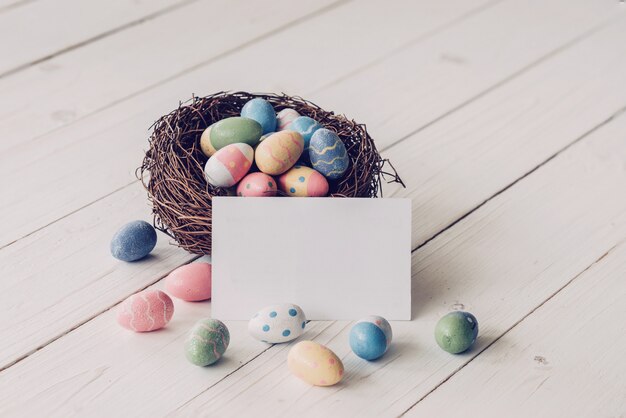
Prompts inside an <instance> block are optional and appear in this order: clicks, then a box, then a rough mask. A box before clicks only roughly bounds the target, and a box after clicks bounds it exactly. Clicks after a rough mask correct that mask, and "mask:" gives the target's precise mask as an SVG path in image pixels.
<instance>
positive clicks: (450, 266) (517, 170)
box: [0, 0, 626, 418]
mask: <svg viewBox="0 0 626 418" xmlns="http://www.w3.org/2000/svg"><path fill="white" fill-rule="evenodd" d="M625 13H626V5H624V4H622V2H620V1H618V0H593V1H590V0H524V1H520V0H447V1H433V0H398V1H394V2H383V1H376V0H369V1H357V0H354V1H349V0H315V1H313V0H309V1H300V2H292V1H288V0H272V1H254V2H252V1H249V2H246V1H240V0H237V1H232V0H231V1H228V0H211V1H209V0H207V1H203V0H109V1H107V2H104V1H100V2H95V1H82V0H56V1H52V0H0V98H2V100H1V101H0V196H1V203H0V312H1V315H0V370H1V371H0V416H2V417H18V416H23V417H42V416H58V417H70V416H81V417H84V416H105V417H112V416H120V417H126V416H128V417H131V416H133V417H134V416H141V417H143V416H149V417H154V416H164V415H168V416H220V417H223V416H224V417H225V416H235V417H266V416H267V417H274V416H291V417H293V416H297V417H309V416H311V417H313V416H316V417H318V416H326V417H335V416H338V417H343V416H356V417H365V416H383V417H387V416H390V417H391V416H409V417H417V416H420V417H439V418H440V417H447V416H449V417H458V416H483V417H484V416H487V417H504V416H506V417H512V416H520V417H568V418H569V417H594V418H595V417H625V416H626V357H625V355H626V302H625V301H626V242H625V240H626V112H624V110H625V109H626V14H625ZM220 90H247V91H262V92H285V93H288V94H294V95H300V96H303V97H305V98H307V99H309V100H312V101H313V102H315V103H317V104H319V105H320V106H322V107H323V108H326V109H331V110H334V111H336V112H339V113H344V114H346V115H347V116H349V117H350V118H354V119H355V120H357V121H360V122H364V123H366V124H367V126H368V129H369V131H370V133H371V134H372V136H373V137H374V138H375V140H376V143H377V145H378V148H379V149H380V150H381V151H382V154H383V155H384V157H387V158H390V159H391V160H392V162H393V163H394V165H395V167H396V168H397V169H398V171H399V172H400V174H401V175H402V178H403V179H404V181H405V183H406V186H407V187H406V188H404V189H403V188H399V187H397V186H396V185H389V186H387V187H386V188H385V190H384V192H385V196H386V197H408V198H410V199H412V201H413V231H412V246H413V253H412V283H413V291H412V297H413V314H414V319H413V320H412V321H406V322H400V321H399V322H393V323H392V326H393V330H394V341H393V344H392V347H391V348H390V351H389V352H388V353H387V354H386V355H385V356H384V357H383V358H382V359H380V360H379V361H375V362H371V363H370V362H365V361H362V360H360V359H358V358H357V357H356V356H355V355H354V354H353V353H352V352H351V351H350V349H349V346H348V344H347V335H348V332H349V330H350V326H351V324H350V323H349V322H346V321H327V322H312V323H311V324H310V327H309V328H308V331H307V332H306V338H308V339H313V340H315V341H318V342H320V343H322V344H325V345H327V346H329V347H330V348H331V349H332V350H333V351H335V352H336V353H337V355H338V356H339V357H340V358H341V359H342V360H343V362H344V365H345V368H346V376H345V378H344V380H343V381H342V383H341V384H339V385H337V386H333V387H329V388H319V387H310V386H308V385H307V384H305V383H303V382H302V381H300V380H298V379H297V378H295V377H293V376H292V375H291V374H290V373H289V371H288V369H287V367H286V356H287V352H288V350H289V348H290V345H289V344H282V345H274V346H268V345H266V344H263V343H261V342H257V341H255V340H253V339H252V338H250V337H249V336H248V334H247V329H246V328H247V324H246V323H245V322H236V321H229V322H227V325H228V327H229V328H230V330H231V334H232V342H231V345H230V347H229V349H228V351H227V355H226V356H225V357H224V358H223V359H222V360H221V361H220V362H219V363H217V364H216V365H214V366H213V367H207V368H200V367H195V366H193V365H191V364H190V363H188V362H187V361H186V359H185V358H184V356H183V354H182V342H183V340H184V338H185V335H186V333H187V331H188V330H189V328H190V327H191V325H192V324H193V323H194V322H195V321H196V320H197V319H198V318H201V317H206V316H208V315H210V303H208V302H207V303H195V304H191V303H185V302H182V301H179V300H176V301H175V305H176V314H175V316H174V319H173V320H172V322H171V323H170V324H169V326H168V327H167V328H165V329H163V330H161V331H159V332H154V333H149V334H145V335H139V334H133V333H131V332H128V331H126V330H124V329H122V328H121V327H120V326H119V325H118V324H117V323H116V321H115V308H116V305H118V304H119V303H120V301H122V300H123V299H124V298H126V297H127V296H128V295H130V294H132V293H134V292H137V291H138V290H141V289H144V288H147V287H156V288H160V287H162V282H161V279H162V278H163V277H164V276H166V275H167V274H168V273H169V272H170V271H171V270H172V269H174V268H176V267H177V266H180V265H182V264H185V263H188V262H190V261H192V260H194V259H195V257H194V256H192V255H190V254H188V253H186V252H185V251H183V250H181V249H179V248H177V247H175V246H173V245H171V244H170V242H169V240H168V239H167V237H166V236H165V235H163V234H160V235H159V243H158V246H157V249H156V250H155V251H154V256H153V257H150V258H148V259H146V260H144V261H141V262H137V263H123V262H120V261H117V260H115V259H113V258H112V257H111V256H110V254H109V249H108V245H109V241H110V239H111V236H112V234H113V232H114V231H115V230H116V229H117V228H119V226H121V225H122V224H124V223H126V222H127V221H130V220H133V219H145V220H151V216H150V208H149V205H148V201H147V198H146V193H145V192H144V190H143V189H142V187H141V185H140V183H139V182H138V181H137V180H136V178H135V174H134V170H135V168H136V167H137V166H138V165H139V164H140V161H141V159H142V155H143V152H144V151H145V149H146V147H147V138H148V135H149V127H150V125H151V124H152V122H153V121H154V120H155V119H157V118H158V117H159V116H160V115H162V114H164V113H167V112H168V111H170V110H171V109H173V108H175V107H176V106H177V105H178V103H179V101H181V100H183V101H184V100H186V99H188V98H189V97H191V95H192V94H196V95H207V94H210V93H212V92H216V91H220ZM384 280H385V278H384V277H383V278H381V286H384ZM460 309H463V310H468V311H471V312H473V313H474V314H475V315H476V316H477V318H478V320H479V322H480V336H479V338H478V341H477V344H476V345H475V346H474V348H473V349H472V350H471V351H469V352H467V353H465V354H462V355H450V354H447V353H445V352H443V351H442V350H440V349H439V348H438V347H437V345H436V343H435V341H434V338H433V329H434V325H435V323H436V321H437V320H438V318H439V317H440V316H442V315H444V314H445V313H447V312H449V311H451V310H460Z"/></svg>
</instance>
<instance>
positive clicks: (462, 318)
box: [435, 311, 478, 354]
mask: <svg viewBox="0 0 626 418" xmlns="http://www.w3.org/2000/svg"><path fill="white" fill-rule="evenodd" d="M476 337H478V320H477V319H476V317H475V316H474V315H472V314H471V313H469V312H463V311H455V312H450V313H449V314H447V315H445V316H443V317H442V318H441V319H440V320H439V322H437V326H436V327H435V340H436V341H437V344H438V345H439V347H441V348H442V349H443V350H445V351H447V352H448V353H452V354H458V353H462V352H463V351H466V350H467V349H469V348H470V347H471V346H472V345H474V342H475V341H476Z"/></svg>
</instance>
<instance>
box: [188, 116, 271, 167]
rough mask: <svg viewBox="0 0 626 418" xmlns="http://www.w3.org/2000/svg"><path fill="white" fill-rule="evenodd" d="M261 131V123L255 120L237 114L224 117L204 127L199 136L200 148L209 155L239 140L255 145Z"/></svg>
mask: <svg viewBox="0 0 626 418" xmlns="http://www.w3.org/2000/svg"><path fill="white" fill-rule="evenodd" d="M262 133H263V129H262V128H261V125H260V124H259V122H257V121H255V120H252V119H248V118H243V117H238V116H236V117H232V118H226V119H222V120H220V121H218V122H215V123H214V124H213V125H211V126H209V127H208V128H206V129H205V131H204V132H203V133H202V136H201V137H200V148H201V149H202V152H203V153H204V154H205V155H206V156H207V157H210V156H212V155H213V154H215V153H216V152H217V151H219V150H220V149H222V148H224V147H225V146H227V145H230V144H236V143H240V142H241V143H244V144H248V145H250V146H251V147H255V146H256V145H257V144H258V143H259V139H260V138H261V135H262Z"/></svg>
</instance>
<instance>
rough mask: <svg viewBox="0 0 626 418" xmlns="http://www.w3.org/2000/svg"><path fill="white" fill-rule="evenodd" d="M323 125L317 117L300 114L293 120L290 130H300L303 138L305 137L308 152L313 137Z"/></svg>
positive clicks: (305, 146)
mask: <svg viewBox="0 0 626 418" xmlns="http://www.w3.org/2000/svg"><path fill="white" fill-rule="evenodd" d="M321 128H322V125H320V124H319V122H317V121H316V120H315V119H313V118H310V117H308V116H300V117H298V118H296V119H294V121H293V122H291V126H290V127H289V129H290V130H292V131H296V132H298V133H299V134H300V135H302V139H304V152H307V155H308V149H309V143H310V142H311V137H312V136H313V134H314V133H315V131H317V130H318V129H321Z"/></svg>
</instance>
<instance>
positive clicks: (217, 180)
mask: <svg viewBox="0 0 626 418" xmlns="http://www.w3.org/2000/svg"><path fill="white" fill-rule="evenodd" d="M253 159H254V150H253V149H252V147H251V146H250V145H248V144H243V143H237V144H230V145H226V146H225V147H224V148H221V149H220V150H218V151H217V152H216V153H215V154H213V156H212V157H211V158H209V160H208V161H207V162H206V165H205V166H204V174H205V175H206V179H207V181H208V182H209V184H211V185H213V186H215V187H230V186H233V185H235V184H236V183H237V182H238V181H239V180H241V179H242V178H243V176H245V175H246V173H248V171H249V170H250V167H251V166H252V160H253Z"/></svg>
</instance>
